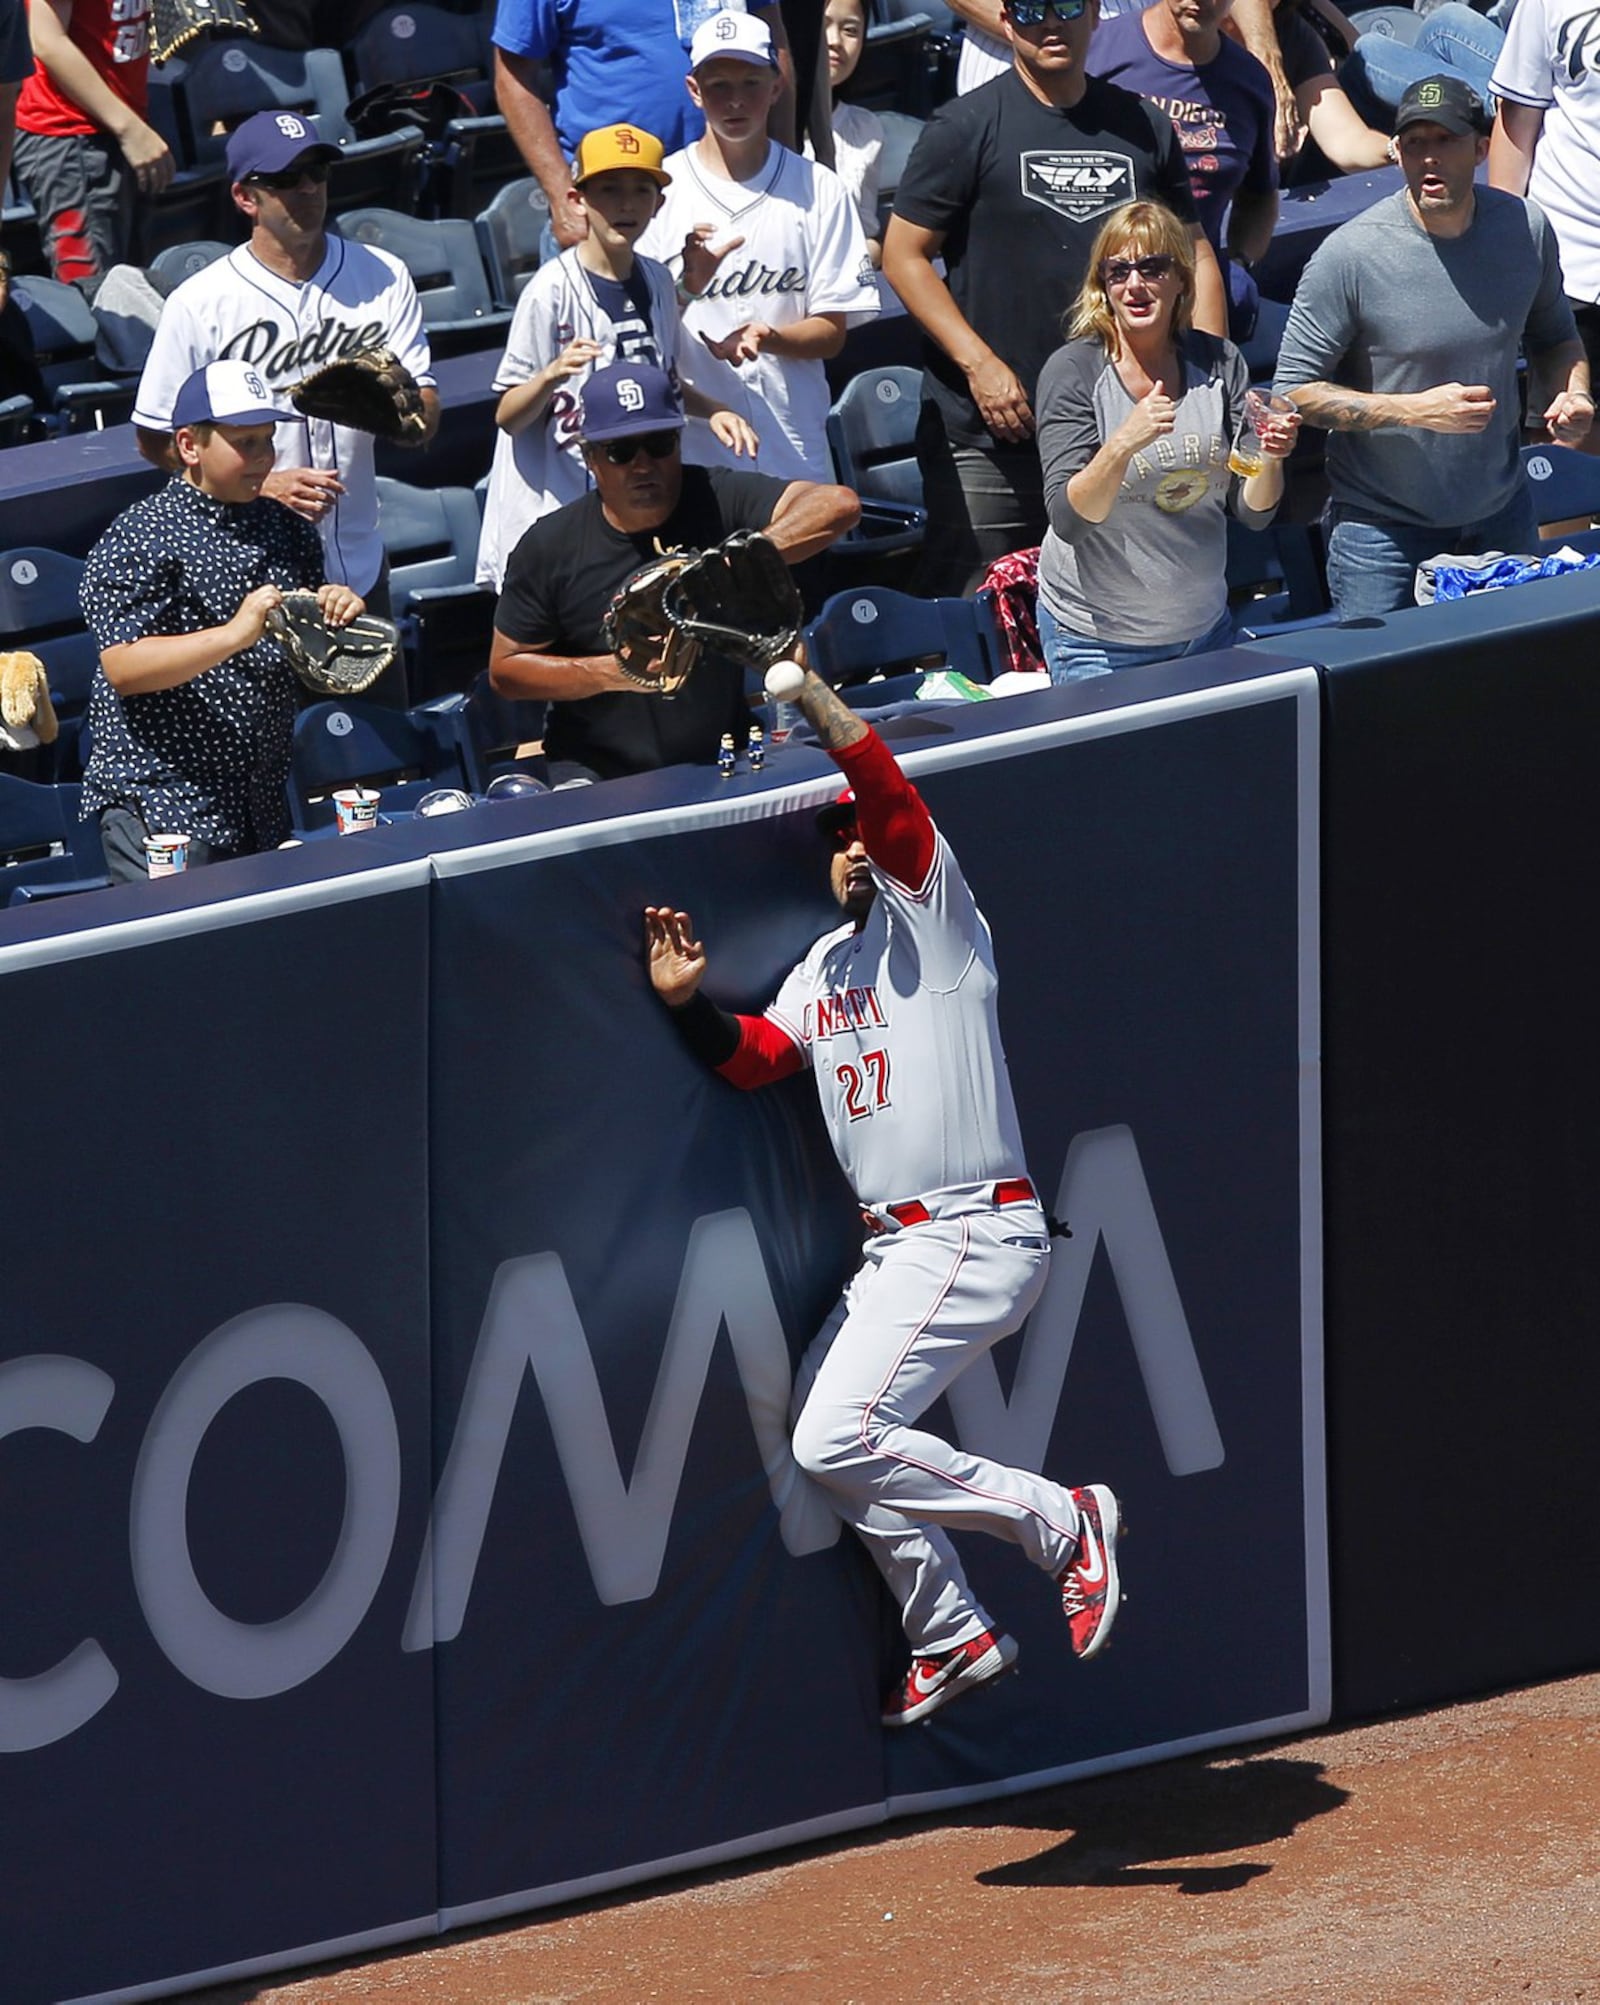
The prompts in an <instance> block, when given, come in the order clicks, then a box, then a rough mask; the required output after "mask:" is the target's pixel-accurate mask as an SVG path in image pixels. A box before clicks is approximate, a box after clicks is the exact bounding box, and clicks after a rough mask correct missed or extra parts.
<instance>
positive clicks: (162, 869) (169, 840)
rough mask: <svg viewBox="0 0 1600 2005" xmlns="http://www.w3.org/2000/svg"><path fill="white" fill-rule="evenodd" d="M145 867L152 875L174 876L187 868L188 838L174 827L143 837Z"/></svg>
mask: <svg viewBox="0 0 1600 2005" xmlns="http://www.w3.org/2000/svg"><path fill="white" fill-rule="evenodd" d="M144 861H145V868H146V869H147V870H148V871H149V873H150V875H151V876H152V877H176V876H177V874H178V872H179V871H180V870H187V869H188V868H189V838H188V836H187V835H184V834H181V833H180V832H179V831H178V830H176V829H169V830H168V831H167V832H166V833H165V834H163V835H147V836H146V837H145V839H144Z"/></svg>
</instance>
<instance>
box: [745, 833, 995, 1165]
mask: <svg viewBox="0 0 1600 2005" xmlns="http://www.w3.org/2000/svg"><path fill="white" fill-rule="evenodd" d="M872 875H873V880H874V882H875V883H876V884H877V887H878V895H877V897H876V898H875V899H874V900H873V903H872V909H871V911H870V912H869V913H868V914H867V919H866V923H865V925H864V926H863V927H862V928H861V930H860V931H859V932H858V931H857V930H856V928H855V927H854V926H853V925H846V926H841V927H839V928H838V929H837V930H836V931H834V932H832V933H828V934H826V935H824V937H823V938H822V939H820V940H819V941H818V942H817V943H816V945H815V946H814V947H813V948H812V949H811V951H810V953H808V954H807V955H806V957H805V959H804V960H803V961H801V962H800V964H799V966H798V967H796V968H795V969H794V970H793V972H792V973H791V974H790V975H789V977H788V978H787V980H786V981H785V982H784V984H783V986H782V988H781V989H780V990H779V991H778V994H777V997H776V999H775V1000H774V1001H773V1003H772V1004H771V1006H770V1007H769V1009H768V1010H767V1018H768V1021H769V1022H771V1023H772V1024H774V1025H775V1026H776V1027H777V1028H778V1029H779V1030H781V1031H782V1032H783V1033H784V1035H785V1036H787V1037H788V1038H789V1039H790V1040H791V1041H792V1042H793V1043H794V1044H795V1045H796V1046H797V1047H798V1048H799V1050H800V1052H801V1054H802V1055H803V1057H804V1058H805V1060H806V1062H807V1063H808V1064H809V1065H810V1066H811V1068H812V1070H813V1071H814V1073H815V1074H816V1081H817V1095H818V1098H819V1100H820V1102H821V1106H822V1113H823V1118H824V1120H825V1121H826V1122H827V1126H828V1134H829V1138H830V1139H831V1141H832V1143H833V1147H834V1151H835V1153H836V1154H837V1155H838V1158H839V1162H840V1165H841V1166H842V1168H843V1169H844V1172H845V1174H846V1175H847V1176H848V1177H849V1179H850V1182H851V1185H852V1186H853V1188H854V1190H855V1193H856V1196H857V1197H858V1198H859V1199H860V1201H861V1202H862V1203H863V1204H865V1205H884V1204H893V1203H896V1202H898V1201H900V1200H901V1199H904V1198H911V1197H919V1196H926V1195H927V1194H928V1193H929V1192H932V1191H941V1190H949V1189H952V1188H955V1187H959V1186H964V1185H969V1184H970V1185H982V1184H989V1183H994V1182H997V1181H999V1180H1000V1179H1002V1178H1007V1177H1020V1176H1022V1175H1024V1174H1025V1171H1024V1163H1023V1152H1022V1133H1021V1129H1020V1127H1019V1125H1018V1121H1017V1110H1016V1103H1015V1101H1014V1099H1013V1097H1012V1092H1011V1076H1010V1073H1009V1072H1008V1071H1007V1069H1006V1058H1005V1052H1004V1051H1003V1050H1002V1049H1001V1044H1000V1022H999V1011H998V988H999V978H998V976H997V975H996V973H995V962H994V941H993V939H992V937H991V935H990V932H989V924H988V921H987V920H986V919H985V918H984V916H983V914H982V913H981V912H980V911H979V910H978V907H977V905H976V903H975V901H974V899H973V896H972V893H971V891H970V890H969V889H968V888H967V881H966V879H965V878H964V877H963V876H962V874H961V866H960V865H959V864H958V863H957V861H956V859H955V854H954V852H953V851H952V850H951V848H950V846H949V844H948V843H946V841H945V839H944V837H943V836H942V835H940V834H939V833H938V831H937V829H935V830H934V849H933V861H932V863H931V865H930V866H929V869H928V874H927V877H926V879H925V881H924V882H923V883H922V884H920V885H917V886H911V885H906V884H902V883H900V882H898V881H897V880H896V879H895V878H894V877H892V876H890V875H889V873H888V872H887V871H886V870H885V869H884V868H883V866H882V865H881V864H880V863H878V862H877V861H876V860H874V861H873V863H872Z"/></svg>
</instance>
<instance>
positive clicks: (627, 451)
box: [589, 431, 678, 466]
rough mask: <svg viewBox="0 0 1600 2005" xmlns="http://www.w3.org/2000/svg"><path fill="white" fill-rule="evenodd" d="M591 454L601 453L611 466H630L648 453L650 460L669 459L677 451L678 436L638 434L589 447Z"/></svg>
mask: <svg viewBox="0 0 1600 2005" xmlns="http://www.w3.org/2000/svg"><path fill="white" fill-rule="evenodd" d="M589 450H590V451H591V452H602V453H604V454H605V456H606V458H607V459H608V460H610V462H611V464H612V465H613V466H631V465H632V464H633V462H634V461H635V460H636V459H637V458H638V457H639V455H640V453H648V454H649V455H650V457H651V458H652V459H671V457H672V455H673V454H674V453H675V452H676V451H677V450H678V434H677V433H676V432H675V431H671V432H640V433H638V434H637V436H636V437H634V438H631V439H610V440H608V441H607V443H606V444H604V445H598V446H591V447H590V448H589Z"/></svg>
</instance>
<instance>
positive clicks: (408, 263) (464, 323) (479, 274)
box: [340, 209, 511, 361]
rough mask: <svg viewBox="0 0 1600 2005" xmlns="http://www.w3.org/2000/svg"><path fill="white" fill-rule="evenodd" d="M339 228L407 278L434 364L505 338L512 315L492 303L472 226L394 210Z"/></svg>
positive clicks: (352, 216) (366, 214) (363, 215)
mask: <svg viewBox="0 0 1600 2005" xmlns="http://www.w3.org/2000/svg"><path fill="white" fill-rule="evenodd" d="M340 227H341V228H342V229H343V231H344V234H345V235H346V236H347V237H350V238H353V239H354V240H355V241H356V242H358V243H363V244H373V245H375V246H376V247H377V248H378V249H379V250H385V251H389V252H391V253H392V254H393V255H394V256H395V257H397V258H399V260H400V262H401V263H402V264H403V265H404V266H405V267H406V269H407V270H408V271H409V272H410V274H411V277H412V280H413V282H414V284H415V285H416V288H417V296H418V298H419V299H420V300H421V302H422V319H423V324H424V326H425V327H426V328H427V330H428V341H429V344H430V346H431V347H432V349H433V355H434V359H435V360H436V361H437V360H438V359H439V358H440V357H441V356H445V355H461V354H464V353H466V352H467V351H468V350H470V349H475V348H485V347H488V346H490V345H491V344H492V343H494V342H497V341H501V340H503V339H504V338H505V332H506V329H507V328H508V327H509V326H510V325H511V315H510V312H509V311H508V310H506V309H505V308H503V307H496V305H495V303H494V301H493V299H492V298H491V297H490V293H489V274H488V273H487V272H486V271H485V270H484V265H483V254H482V252H481V251H480V250H479V249H478V239H477V235H476V233H475V232H474V230H473V227H472V225H471V224H470V223H468V222H463V221H462V220H461V218H460V217H457V216H448V217H444V218H441V219H438V220H431V219H429V218H426V217H420V216H406V215H402V214H401V213H400V211H399V210H397V209H352V210H351V211H350V212H349V213H348V214H347V215H346V216H345V217H344V218H343V219H342V222H341V226H340Z"/></svg>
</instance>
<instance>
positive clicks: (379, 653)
mask: <svg viewBox="0 0 1600 2005" xmlns="http://www.w3.org/2000/svg"><path fill="white" fill-rule="evenodd" d="M267 632H268V633H269V634H271V635H273V636H274V637H275V638H276V639H277V640H279V641H281V642H282V643H283V651H284V653H285V654H286V655H287V656H288V657H289V666H290V667H291V668H292V669H293V670H294V672H295V674H296V675H298V676H299V678H300V680H301V681H302V682H303V683H304V684H305V686H306V688H307V689H312V690H315V691H316V693H317V695H319V696H359V695H361V693H362V692H363V690H367V689H370V688H371V687H372V685H373V684H374V683H375V682H376V681H377V679H378V677H379V676H380V675H382V673H383V671H384V670H385V669H386V668H387V667H388V666H389V664H390V662H391V661H393V660H394V658H395V656H396V655H397V654H398V653H399V651H400V629H399V628H398V627H397V626H395V625H394V624H393V622H392V621H389V620H380V619H379V618H378V617H377V615H376V614H375V613H360V614H358V615H357V616H356V618H355V619H353V620H351V622H350V623H349V625H348V626H342V627H336V626H334V625H332V624H331V623H330V622H329V620H328V619H327V618H326V616H325V615H324V613H323V610H322V608H321V606H320V605H318V603H317V595H316V593H315V592H285V593H284V595H283V600H282V603H281V604H280V605H278V606H276V607H275V608H274V609H273V610H272V611H271V612H270V613H268V615H267Z"/></svg>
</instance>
